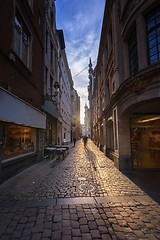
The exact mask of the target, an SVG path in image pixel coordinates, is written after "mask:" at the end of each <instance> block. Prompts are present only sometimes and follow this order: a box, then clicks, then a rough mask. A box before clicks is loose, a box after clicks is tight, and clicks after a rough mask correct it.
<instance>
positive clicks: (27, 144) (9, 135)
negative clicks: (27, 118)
mask: <svg viewBox="0 0 160 240" xmlns="http://www.w3.org/2000/svg"><path fill="white" fill-rule="evenodd" d="M34 139H35V131H34V130H33V129H31V128H29V127H21V126H17V125H10V124H6V125H5V148H4V149H5V150H4V159H7V158H10V157H15V156H18V155H22V154H25V153H29V152H33V151H35V146H36V144H35V140H34Z"/></svg>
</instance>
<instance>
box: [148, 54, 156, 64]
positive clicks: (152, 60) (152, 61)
mask: <svg viewBox="0 0 160 240" xmlns="http://www.w3.org/2000/svg"><path fill="white" fill-rule="evenodd" d="M157 61H158V55H157V54H155V55H152V56H151V57H150V63H155V62H157Z"/></svg>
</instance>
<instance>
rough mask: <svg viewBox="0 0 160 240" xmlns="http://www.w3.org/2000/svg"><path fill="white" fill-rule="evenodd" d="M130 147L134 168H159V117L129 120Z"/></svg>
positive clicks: (148, 116) (149, 116)
mask: <svg viewBox="0 0 160 240" xmlns="http://www.w3.org/2000/svg"><path fill="white" fill-rule="evenodd" d="M131 145H132V159H133V167H134V168H160V115H147V116H146V115H145V116H139V117H135V118H133V119H132V120H131Z"/></svg>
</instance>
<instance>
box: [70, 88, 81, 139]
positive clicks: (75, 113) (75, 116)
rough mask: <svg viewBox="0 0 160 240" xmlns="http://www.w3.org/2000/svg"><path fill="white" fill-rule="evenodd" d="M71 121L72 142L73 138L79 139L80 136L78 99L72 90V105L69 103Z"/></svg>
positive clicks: (75, 92)
mask: <svg viewBox="0 0 160 240" xmlns="http://www.w3.org/2000/svg"><path fill="white" fill-rule="evenodd" d="M71 109H72V110H71V112H72V116H71V121H72V138H71V139H72V140H73V138H74V137H75V138H76V139H79V138H80V136H81V125H80V97H79V96H78V93H77V91H76V90H75V89H74V88H73V90H72V103H71Z"/></svg>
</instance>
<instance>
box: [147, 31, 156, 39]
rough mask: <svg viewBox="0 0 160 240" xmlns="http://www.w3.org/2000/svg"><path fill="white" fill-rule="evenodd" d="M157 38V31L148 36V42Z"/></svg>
mask: <svg viewBox="0 0 160 240" xmlns="http://www.w3.org/2000/svg"><path fill="white" fill-rule="evenodd" d="M155 37H156V30H154V31H152V32H150V33H149V34H148V40H151V39H153V38H155Z"/></svg>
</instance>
